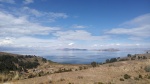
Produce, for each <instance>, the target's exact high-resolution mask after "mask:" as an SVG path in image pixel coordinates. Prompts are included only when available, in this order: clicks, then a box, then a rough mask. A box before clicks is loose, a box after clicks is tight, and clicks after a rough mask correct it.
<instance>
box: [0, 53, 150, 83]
mask: <svg viewBox="0 0 150 84" xmlns="http://www.w3.org/2000/svg"><path fill="white" fill-rule="evenodd" d="M149 57H150V54H149V53H146V54H136V55H130V54H129V55H127V57H124V58H118V59H117V58H116V59H117V60H115V61H114V58H112V59H109V61H107V62H106V63H103V64H96V66H93V64H92V63H94V62H92V63H91V64H92V66H93V67H92V66H91V65H69V64H58V63H50V62H45V63H43V62H42V61H41V64H40V65H38V66H37V67H36V68H32V69H27V70H28V73H25V74H28V77H27V78H25V77H24V78H23V77H22V76H20V75H19V78H18V79H13V80H10V82H7V81H3V82H6V83H7V84H150V59H149ZM15 76H16V75H15ZM21 77H22V79H21ZM4 84H5V83H4Z"/></svg>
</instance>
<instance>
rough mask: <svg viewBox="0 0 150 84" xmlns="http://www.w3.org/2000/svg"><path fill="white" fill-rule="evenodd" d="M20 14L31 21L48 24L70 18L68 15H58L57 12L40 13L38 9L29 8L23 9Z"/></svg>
mask: <svg viewBox="0 0 150 84" xmlns="http://www.w3.org/2000/svg"><path fill="white" fill-rule="evenodd" d="M18 14H20V15H26V16H28V18H29V19H33V18H34V20H35V19H37V21H39V20H40V21H41V20H42V21H45V20H46V21H48V22H55V20H56V19H60V18H62V19H65V18H67V17H68V15H67V14H66V13H57V12H43V11H38V10H36V9H32V8H29V7H23V8H21V9H20V10H19V12H18Z"/></svg>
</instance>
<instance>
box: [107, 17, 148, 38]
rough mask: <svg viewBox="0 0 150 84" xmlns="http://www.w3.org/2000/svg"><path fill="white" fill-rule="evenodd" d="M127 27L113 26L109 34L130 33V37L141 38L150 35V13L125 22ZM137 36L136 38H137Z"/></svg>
mask: <svg viewBox="0 0 150 84" xmlns="http://www.w3.org/2000/svg"><path fill="white" fill-rule="evenodd" d="M124 25H125V27H122V28H113V29H112V30H110V31H107V32H106V33H107V34H118V35H121V34H122V35H129V36H130V37H129V39H132V40H134V39H135V40H136V39H137V40H139V39H142V38H149V37H150V34H149V33H150V14H145V15H142V16H139V17H136V18H135V19H133V20H131V21H128V22H125V23H124ZM135 37H136V38H135Z"/></svg>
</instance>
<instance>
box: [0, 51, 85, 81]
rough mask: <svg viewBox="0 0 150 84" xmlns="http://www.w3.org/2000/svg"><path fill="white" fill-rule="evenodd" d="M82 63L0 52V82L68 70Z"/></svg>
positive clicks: (76, 67)
mask: <svg viewBox="0 0 150 84" xmlns="http://www.w3.org/2000/svg"><path fill="white" fill-rule="evenodd" d="M82 67H85V66H83V65H69V64H59V63H56V62H52V61H50V60H46V59H45V58H43V57H39V56H35V55H19V54H12V53H6V52H0V83H1V82H7V81H13V80H23V79H28V78H35V77H40V76H44V75H48V74H53V73H60V72H70V71H72V70H79V69H80V68H82Z"/></svg>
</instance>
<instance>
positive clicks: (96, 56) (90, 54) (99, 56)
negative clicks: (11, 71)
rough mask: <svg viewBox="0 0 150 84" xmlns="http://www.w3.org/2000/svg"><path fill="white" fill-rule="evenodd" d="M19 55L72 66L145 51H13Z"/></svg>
mask: <svg viewBox="0 0 150 84" xmlns="http://www.w3.org/2000/svg"><path fill="white" fill-rule="evenodd" d="M12 53H17V54H24V55H26V54H30V55H37V56H42V57H44V58H47V59H49V60H52V61H54V62H59V63H70V64H89V63H91V62H92V61H96V62H104V61H105V60H106V59H108V58H109V59H110V58H114V57H125V56H127V54H139V53H145V51H144V50H121V51H115V52H109V51H61V50H50V51H26V52H25V51H24V52H21V51H12Z"/></svg>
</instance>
